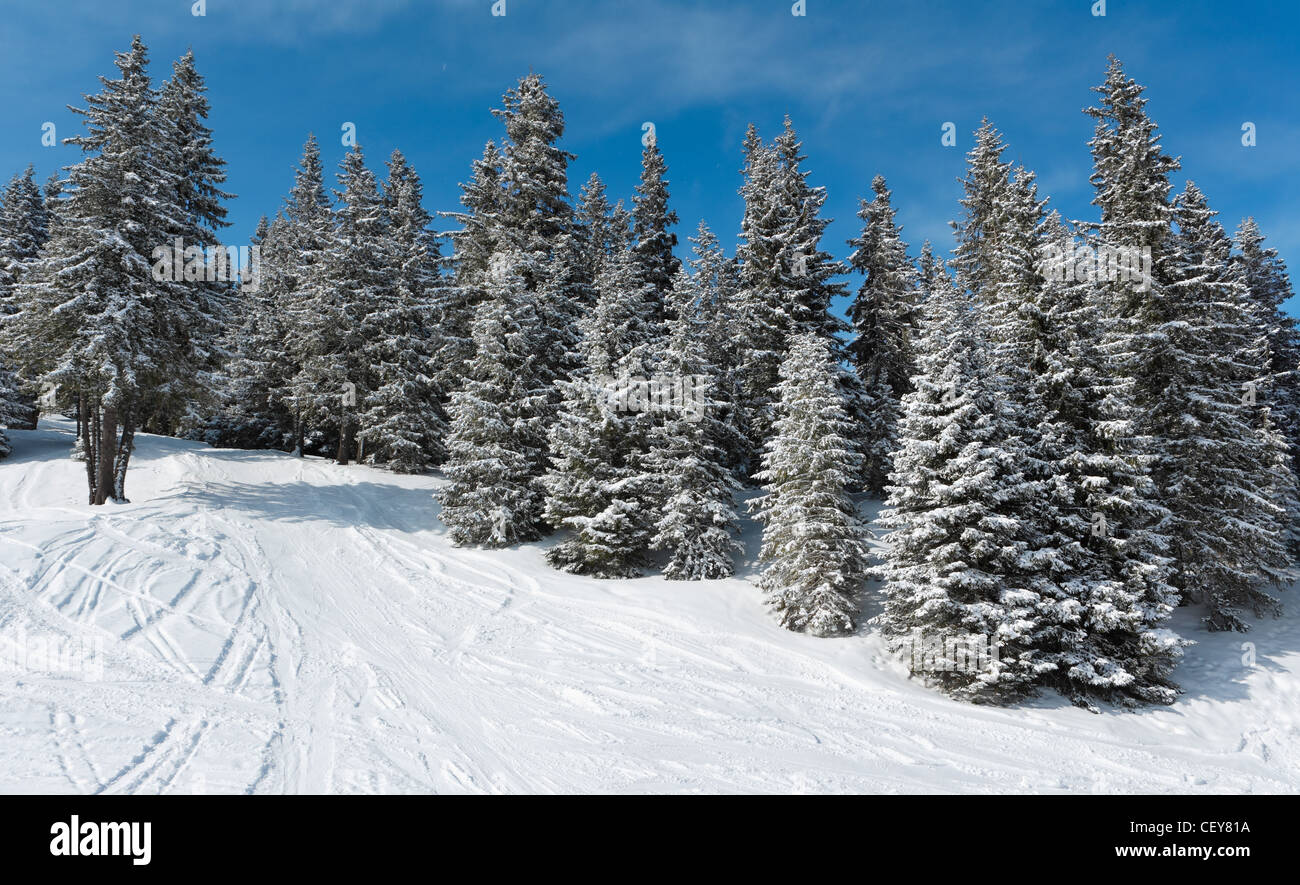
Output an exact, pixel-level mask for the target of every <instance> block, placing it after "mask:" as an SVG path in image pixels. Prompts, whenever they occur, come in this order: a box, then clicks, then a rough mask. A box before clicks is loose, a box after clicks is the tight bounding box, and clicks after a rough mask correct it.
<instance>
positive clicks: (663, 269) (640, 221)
mask: <svg viewBox="0 0 1300 885" xmlns="http://www.w3.org/2000/svg"><path fill="white" fill-rule="evenodd" d="M667 171H668V166H667V164H666V163H665V162H664V155H663V152H662V151H660V150H659V144H658V141H657V140H656V139H653V138H652V139H650V140H649V142H648V143H647V144H646V146H645V150H644V151H642V153H641V182H640V184H638V185H637V189H636V196H635V197H633V199H632V205H633V209H632V236H633V238H634V239H635V241H636V245H635V246H634V247H633V254H634V255H635V256H636V260H637V266H638V267H639V268H640V272H641V280H642V286H643V289H642V297H643V300H644V302H645V313H646V323H647V326H648V328H649V331H650V335H651V338H652V339H658V338H659V337H660V335H661V334H662V329H661V328H660V325H661V324H662V323H663V322H664V319H665V314H664V302H665V300H666V299H667V296H668V292H669V290H670V289H672V285H673V278H674V277H675V276H676V274H677V271H678V270H679V269H680V268H681V262H680V261H678V260H677V257H676V256H675V255H674V254H673V248H674V247H675V246H676V245H677V235H676V234H674V233H672V232H671V231H670V230H669V229H670V228H671V227H672V226H673V225H675V224H677V213H676V212H674V211H672V210H671V209H669V208H668V181H667V180H666V179H665V178H664V175H665V174H666V173H667Z"/></svg>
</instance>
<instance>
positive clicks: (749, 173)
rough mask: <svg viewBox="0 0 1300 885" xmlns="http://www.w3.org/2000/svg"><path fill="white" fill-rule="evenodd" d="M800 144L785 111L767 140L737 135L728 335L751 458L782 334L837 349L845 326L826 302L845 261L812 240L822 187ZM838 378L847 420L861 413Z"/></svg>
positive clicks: (764, 424) (857, 396)
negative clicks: (816, 337) (735, 278)
mask: <svg viewBox="0 0 1300 885" xmlns="http://www.w3.org/2000/svg"><path fill="white" fill-rule="evenodd" d="M800 150H801V144H800V142H799V140H798V136H797V135H796V134H795V131H794V127H793V124H792V123H791V122H790V119H789V118H788V117H787V118H786V120H785V128H784V130H783V131H782V133H781V134H780V135H778V136H777V137H776V139H775V140H774V142H773V144H772V145H765V144H764V143H763V142H762V140H761V139H760V138H759V136H758V132H757V130H756V129H755V127H753V126H752V125H751V126H750V127H749V130H748V131H747V132H746V135H745V142H744V151H745V168H744V170H743V172H744V176H745V180H744V184H743V185H742V187H741V190H740V193H741V196H742V197H743V198H744V201H745V214H744V218H743V220H742V223H741V234H740V238H741V243H740V246H739V248H738V249H737V251H736V259H737V263H738V266H739V275H740V290H739V292H738V294H737V298H736V303H737V320H738V322H737V328H736V331H735V338H736V341H737V351H738V354H739V381H740V387H741V393H742V397H743V405H742V409H741V412H742V419H741V421H740V422H739V424H740V426H742V427H743V428H744V429H745V432H746V433H747V435H748V442H749V448H750V459H751V464H752V463H753V461H754V460H756V459H757V455H758V453H759V452H761V451H762V448H763V445H764V443H765V441H766V440H767V438H768V437H769V436H770V433H771V426H772V421H773V420H774V416H775V412H774V402H773V399H772V396H773V391H774V390H775V388H776V384H777V379H778V377H779V374H780V365H781V361H782V360H783V359H784V357H785V352H786V349H787V348H788V346H789V342H790V341H791V340H792V339H793V337H794V336H796V335H800V334H803V333H804V332H809V331H814V332H817V333H818V334H820V335H822V336H824V337H825V338H826V340H827V342H828V344H829V345H830V346H831V347H832V348H834V349H836V350H842V345H841V344H840V343H839V339H838V337H837V336H838V334H839V333H841V332H845V331H847V330H848V325H847V324H846V323H844V321H843V320H841V319H839V317H837V316H835V315H834V314H833V313H832V312H831V310H830V307H831V301H832V299H833V298H834V297H836V296H838V295H842V294H844V293H843V289H844V286H843V284H842V283H836V282H833V281H832V278H833V277H835V276H836V275H838V274H840V273H843V272H844V271H845V269H846V268H845V267H844V266H843V265H842V264H841V263H839V262H838V261H836V260H834V258H833V257H832V256H831V255H830V254H829V253H827V252H825V251H823V250H822V249H821V246H820V242H821V237H822V235H823V233H824V232H825V230H826V226H827V225H828V224H829V223H830V221H831V219H828V218H822V217H821V214H820V213H821V209H822V207H823V205H824V204H825V202H826V190H825V188H821V187H812V186H811V185H809V183H808V180H807V179H808V172H807V171H806V170H804V169H803V168H802V163H803V160H804V159H805V158H804V156H803V155H802V154H800ZM837 365H838V362H837ZM839 384H840V388H841V394H842V395H843V396H844V398H845V403H846V406H847V408H848V409H849V410H850V415H851V416H852V418H853V420H863V418H864V415H865V412H864V409H865V403H864V399H863V394H862V390H861V385H860V384H859V383H858V381H857V378H856V376H855V375H854V374H853V372H851V371H849V370H848V369H840V370H839Z"/></svg>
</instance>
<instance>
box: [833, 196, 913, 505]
mask: <svg viewBox="0 0 1300 885" xmlns="http://www.w3.org/2000/svg"><path fill="white" fill-rule="evenodd" d="M871 189H872V192H873V193H874V194H875V198H874V199H872V200H871V202H867V201H866V200H863V201H862V207H861V209H860V210H859V212H858V218H860V219H862V233H861V235H860V236H858V237H856V238H854V239H852V240H849V245H850V246H852V247H853V254H852V255H851V256H850V258H849V265H850V267H852V268H853V270H855V271H857V272H859V273H861V274H863V276H864V277H865V279H864V280H863V282H862V287H861V288H860V289H859V290H858V294H857V296H856V297H855V298H854V300H853V303H852V305H851V306H850V307H849V320H850V322H851V323H852V325H853V333H854V338H853V341H852V343H851V344H850V345H849V355H850V357H851V358H852V360H853V366H854V369H855V371H856V372H857V373H858V379H859V380H860V381H861V382H862V388H863V390H864V392H865V394H866V397H867V400H866V405H865V409H866V412H867V423H866V424H865V425H864V426H863V428H862V429H861V433H860V440H859V445H860V446H861V448H862V454H863V457H864V463H863V485H864V487H865V488H866V489H867V490H868V491H870V492H871V493H872V494H874V495H879V494H880V493H881V492H882V491H884V488H885V483H886V480H887V477H888V475H889V456H890V455H891V454H892V452H893V451H894V449H895V448H896V446H897V429H898V421H899V418H900V415H901V405H900V402H901V400H902V397H903V394H905V393H907V391H908V390H910V389H911V377H912V374H913V373H914V372H915V369H916V366H915V362H916V361H915V359H914V357H913V354H912V348H913V346H914V340H915V338H916V328H917V325H918V316H919V309H918V307H917V298H918V293H917V287H918V280H917V270H916V266H915V265H913V264H912V262H911V259H909V258H908V257H907V244H906V243H904V242H903V240H902V237H901V236H900V233H901V229H900V228H899V226H898V224H897V222H896V221H895V220H894V208H893V206H892V204H891V195H890V192H889V188H888V187H887V186H886V184H885V179H884V178H883V177H882V176H879V175H877V176H876V177H875V178H874V179H873V180H872V182H871Z"/></svg>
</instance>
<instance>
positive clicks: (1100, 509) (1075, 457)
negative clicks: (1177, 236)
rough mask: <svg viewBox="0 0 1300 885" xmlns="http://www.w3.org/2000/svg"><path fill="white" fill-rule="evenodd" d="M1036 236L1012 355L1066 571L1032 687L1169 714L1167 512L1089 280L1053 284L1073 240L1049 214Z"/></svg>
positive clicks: (1173, 639)
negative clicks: (1034, 274)
mask: <svg viewBox="0 0 1300 885" xmlns="http://www.w3.org/2000/svg"><path fill="white" fill-rule="evenodd" d="M1022 196H1024V197H1025V200H1024V201H1023V203H1022V205H1024V206H1025V207H1029V206H1032V205H1033V203H1034V200H1033V198H1032V195H1030V194H1023V195H1022ZM1041 227H1042V230H1043V236H1042V248H1041V254H1042V256H1043V259H1044V260H1043V261H1042V262H1040V264H1039V272H1040V273H1041V277H1040V279H1039V281H1038V282H1037V283H1036V284H1035V285H1034V286H1033V287H1032V293H1033V294H1032V295H1031V297H1030V299H1029V301H1028V303H1026V304H1025V305H1024V306H1023V308H1022V311H1021V314H1020V316H1021V317H1022V318H1023V319H1024V321H1025V322H1024V324H1023V325H1022V326H1021V328H1020V329H1019V330H1018V331H1017V332H1016V333H1015V334H1014V336H1013V337H1014V340H1015V341H1017V342H1018V344H1017V346H1016V347H1015V348H1014V349H1013V351H1012V352H1013V353H1015V352H1019V353H1020V354H1021V355H1022V358H1023V361H1024V364H1025V365H1026V366H1027V367H1028V368H1029V370H1030V372H1029V376H1028V383H1030V384H1031V385H1032V386H1033V393H1032V400H1033V401H1034V402H1036V403H1038V404H1039V408H1040V410H1041V417H1040V418H1039V419H1038V423H1037V427H1036V428H1035V446H1036V454H1037V457H1038V459H1039V460H1040V461H1045V462H1046V463H1047V464H1048V465H1049V466H1050V470H1049V472H1048V475H1049V476H1050V477H1051V482H1050V483H1049V484H1048V485H1047V487H1046V488H1045V490H1044V499H1045V501H1047V502H1050V503H1051V504H1052V505H1053V506H1051V507H1050V508H1044V513H1045V515H1046V516H1047V517H1048V518H1050V519H1051V520H1052V524H1051V525H1049V526H1048V529H1049V530H1051V531H1054V532H1055V534H1056V536H1057V538H1058V543H1059V546H1060V548H1061V557H1062V559H1063V560H1064V562H1065V563H1066V568H1065V570H1064V572H1063V574H1061V575H1060V576H1059V578H1058V580H1059V583H1060V585H1061V592H1062V596H1061V598H1060V601H1059V603H1058V604H1057V605H1054V606H1052V607H1051V608H1050V609H1049V611H1048V613H1047V614H1046V616H1045V617H1044V622H1045V623H1052V622H1055V624H1056V625H1057V627H1056V629H1054V630H1049V631H1043V635H1044V636H1045V638H1046V640H1047V641H1046V643H1045V644H1044V646H1043V650H1044V651H1045V652H1046V654H1045V655H1044V656H1043V658H1042V660H1043V661H1044V662H1048V661H1050V662H1051V663H1052V664H1054V665H1055V668H1054V669H1048V668H1046V667H1043V668H1042V674H1043V679H1042V682H1043V684H1045V685H1048V686H1051V687H1054V688H1056V689H1058V690H1059V691H1061V693H1062V694H1064V695H1066V696H1067V697H1070V698H1072V699H1073V700H1075V701H1076V702H1078V703H1084V704H1087V703H1090V702H1091V700H1093V699H1101V700H1111V701H1117V702H1121V703H1125V702H1129V701H1146V702H1153V703H1169V702H1171V701H1172V700H1173V699H1174V697H1175V695H1176V688H1175V687H1174V685H1173V683H1172V681H1171V680H1170V674H1171V672H1172V670H1173V668H1174V666H1175V665H1176V664H1177V663H1178V660H1179V658H1180V656H1181V646H1182V644H1183V643H1182V641H1181V640H1180V639H1179V638H1178V637H1177V636H1176V635H1174V634H1173V633H1172V632H1171V631H1170V630H1169V629H1168V628H1167V621H1168V618H1169V616H1170V614H1171V613H1172V611H1173V608H1174V606H1175V605H1176V604H1177V602H1178V594H1177V591H1175V590H1174V589H1173V588H1172V587H1171V586H1170V585H1169V583H1168V579H1169V574H1170V563H1171V560H1170V559H1169V558H1168V555H1167V554H1168V549H1169V540H1168V538H1167V537H1166V536H1165V535H1164V534H1163V533H1162V531H1160V530H1159V529H1158V527H1159V526H1160V525H1161V524H1162V522H1163V520H1164V517H1165V516H1166V515H1167V511H1165V510H1164V509H1163V508H1162V507H1161V506H1160V505H1159V503H1158V502H1157V500H1156V498H1157V489H1156V486H1155V483H1154V482H1153V481H1152V479H1151V475H1150V464H1151V457H1150V456H1149V454H1148V448H1149V442H1148V440H1146V439H1145V438H1143V437H1140V436H1138V435H1136V433H1135V430H1134V428H1135V425H1136V422H1135V415H1134V414H1133V409H1132V404H1131V403H1130V402H1129V400H1128V398H1127V397H1126V396H1125V394H1124V389H1123V388H1122V387H1121V386H1119V385H1117V383H1116V381H1115V379H1113V378H1111V377H1110V373H1109V368H1108V366H1107V364H1106V360H1105V357H1104V355H1103V346H1102V342H1103V339H1104V335H1105V330H1106V324H1105V323H1104V321H1103V320H1102V317H1103V316H1104V311H1103V310H1102V305H1101V304H1100V303H1099V301H1098V289H1097V286H1096V282H1095V280H1094V278H1093V277H1092V275H1090V274H1089V275H1084V276H1082V277H1080V278H1076V277H1075V275H1074V274H1073V273H1071V274H1066V273H1064V269H1065V266H1066V263H1067V262H1068V263H1069V265H1070V267H1073V266H1074V264H1073V263H1074V260H1075V254H1076V243H1075V238H1074V236H1073V235H1072V233H1071V231H1070V230H1069V229H1068V228H1067V227H1066V226H1065V224H1064V223H1063V222H1062V221H1061V219H1060V216H1059V215H1058V214H1057V213H1055V212H1053V213H1051V214H1050V215H1049V216H1047V218H1046V219H1045V220H1044V221H1043V223H1042V225H1041ZM1071 541H1075V542H1078V543H1070V542H1071Z"/></svg>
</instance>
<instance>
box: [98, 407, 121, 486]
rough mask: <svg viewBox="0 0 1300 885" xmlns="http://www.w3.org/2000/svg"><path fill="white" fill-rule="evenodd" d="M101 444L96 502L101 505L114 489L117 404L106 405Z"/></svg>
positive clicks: (99, 445)
mask: <svg viewBox="0 0 1300 885" xmlns="http://www.w3.org/2000/svg"><path fill="white" fill-rule="evenodd" d="M98 442H99V444H98V445H97V446H96V452H95V454H96V455H97V456H98V457H97V459H96V460H98V462H99V475H98V477H96V480H95V500H94V502H93V503H94V504H96V505H100V504H103V503H104V502H105V501H107V500H108V496H109V493H110V492H111V491H112V489H113V468H114V466H115V465H114V463H113V462H114V460H115V457H114V456H115V455H116V453H117V446H116V445H115V443H116V442H117V408H116V407H115V406H104V413H103V417H102V418H101V420H100V430H99V441H98Z"/></svg>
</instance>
